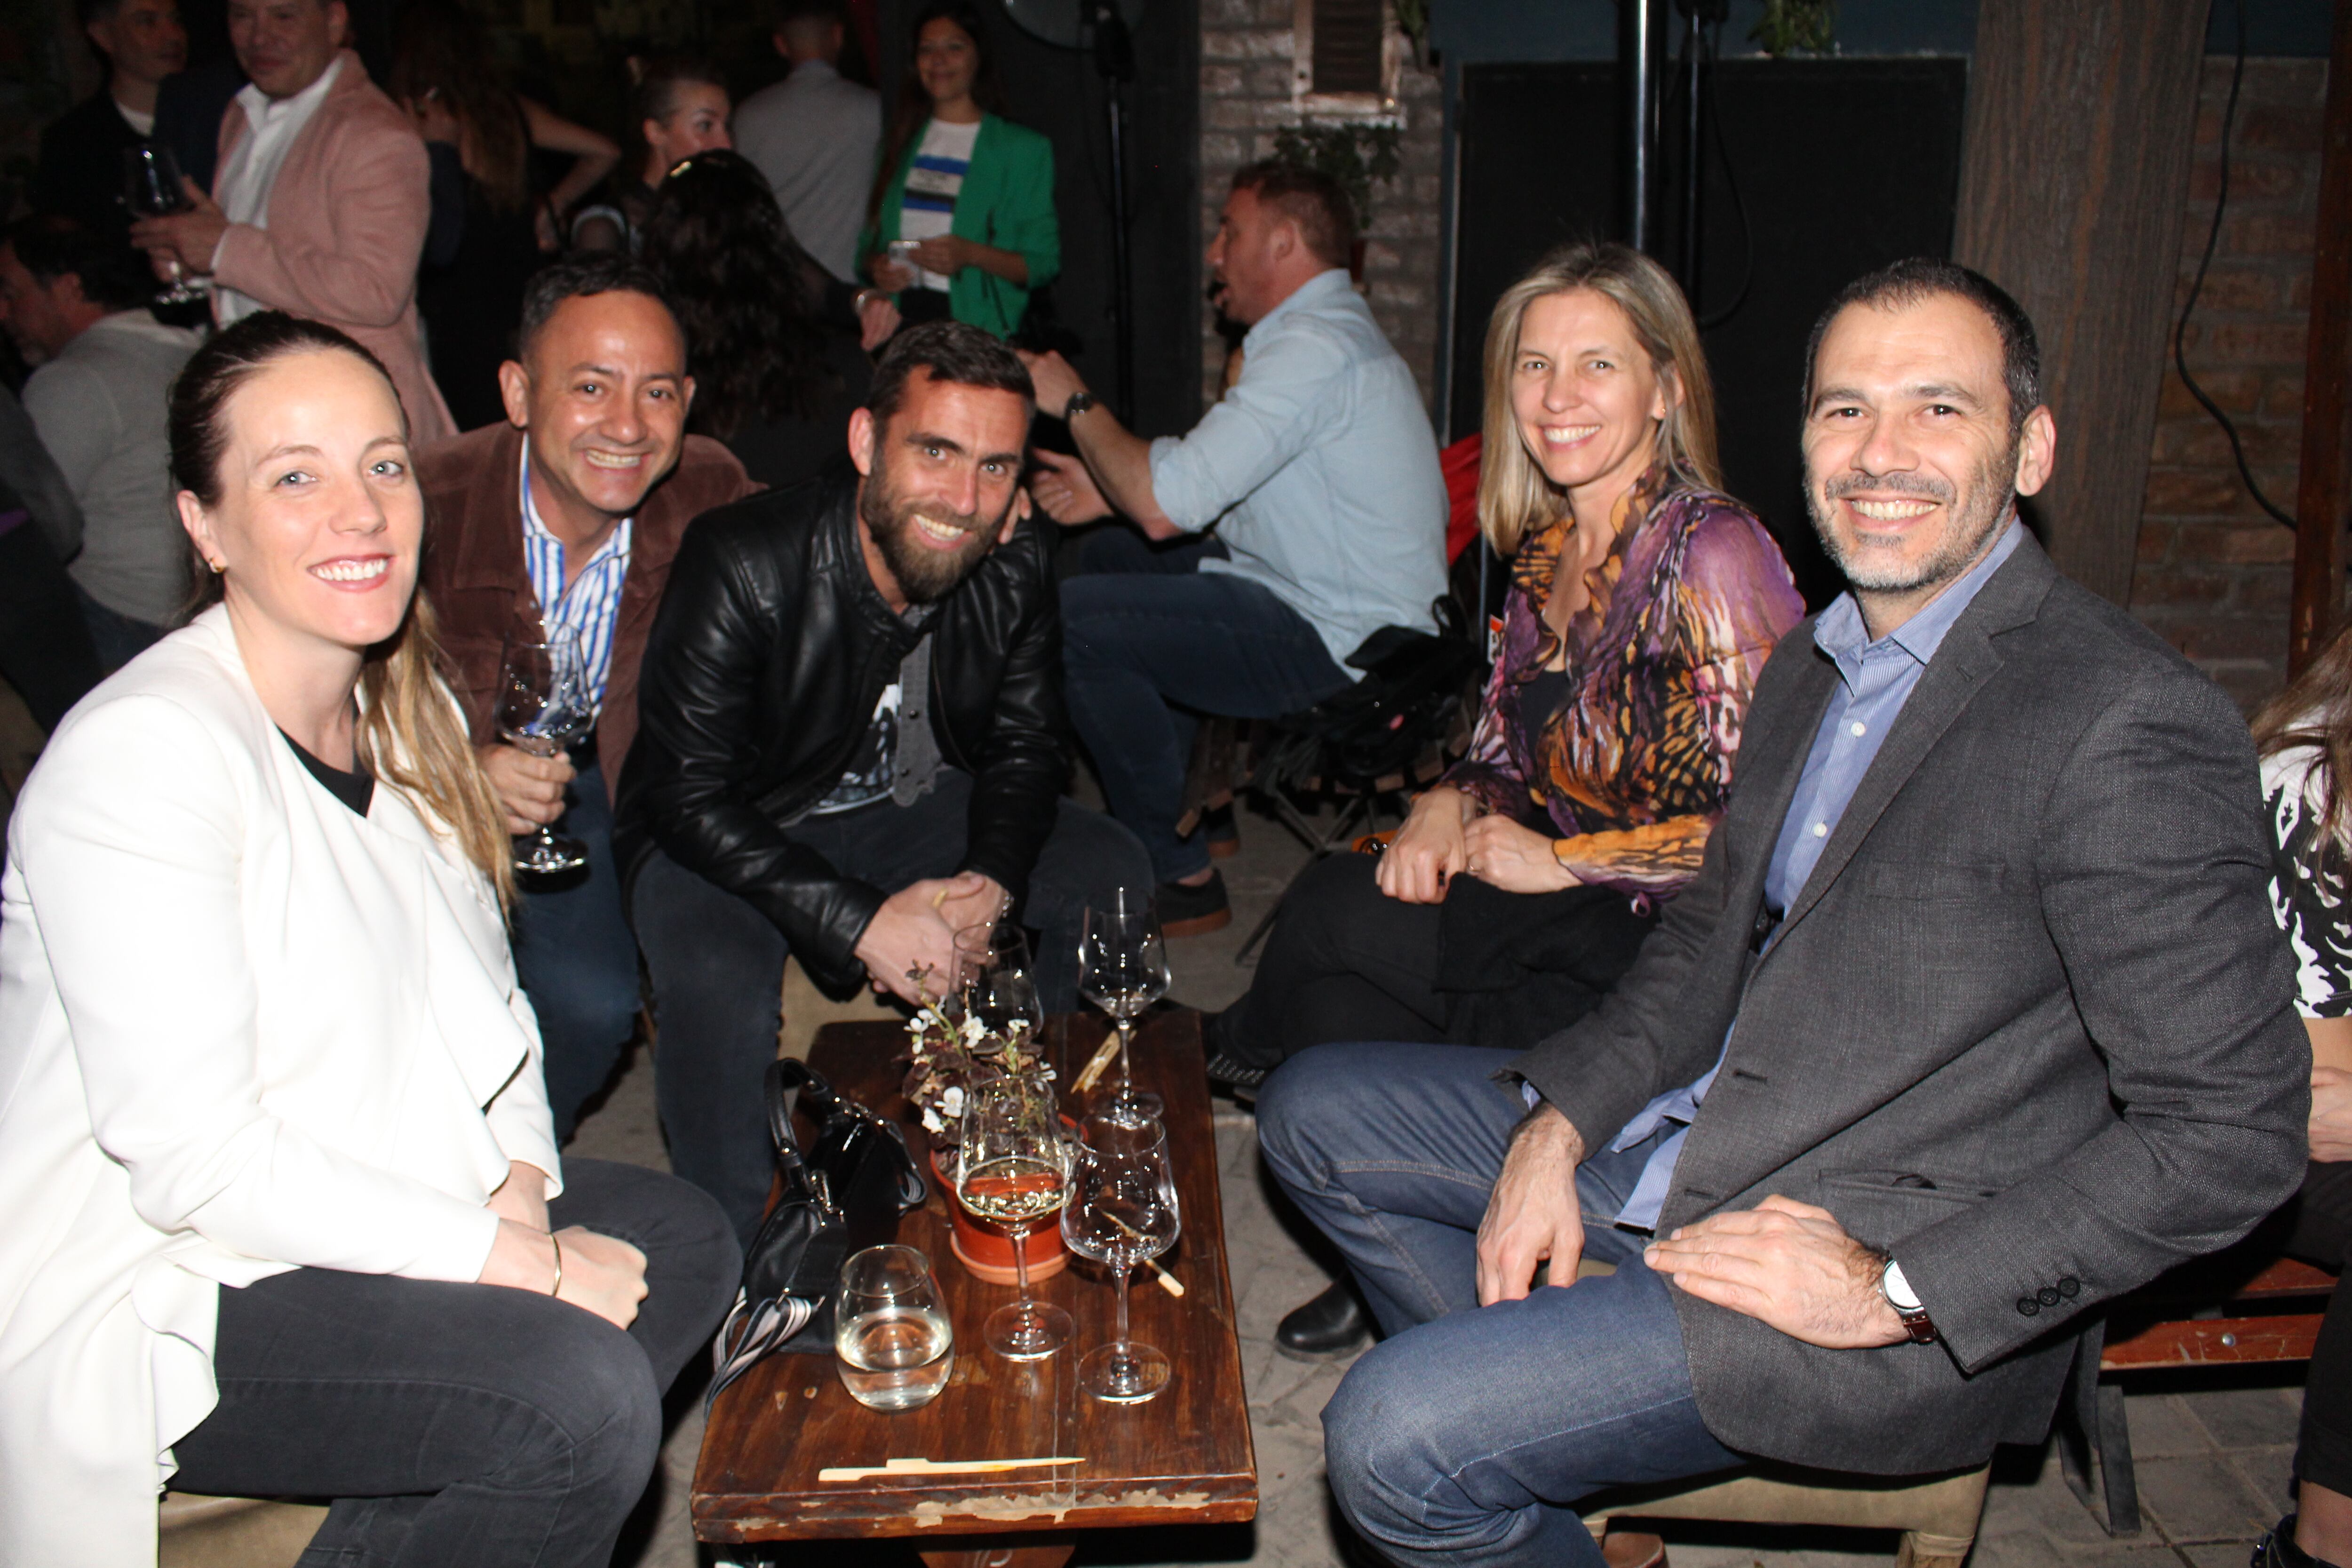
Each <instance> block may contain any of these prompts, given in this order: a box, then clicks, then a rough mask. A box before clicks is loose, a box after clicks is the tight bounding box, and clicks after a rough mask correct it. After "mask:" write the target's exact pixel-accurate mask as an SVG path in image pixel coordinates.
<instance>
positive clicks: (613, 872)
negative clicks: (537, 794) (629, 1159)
mask: <svg viewBox="0 0 2352 1568" xmlns="http://www.w3.org/2000/svg"><path fill="white" fill-rule="evenodd" d="M555 830H556V831H557V832H558V833H563V834H568V835H570V836H571V837H574V838H577V839H578V840H580V842H581V843H583V844H584V845H586V846H587V847H588V869H587V870H586V871H585V872H584V873H582V872H573V873H572V874H571V875H570V876H569V877H568V878H561V879H559V878H545V879H541V878H528V879H522V886H521V888H520V891H519V894H518V896H517V898H516V899H515V906H514V955H515V969H516V971H517V972H518V973H520V976H521V978H522V988H523V990H524V991H526V992H527V993H529V994H530V1005H531V1011H533V1012H534V1013H537V1014H538V1015H539V1037H540V1039H541V1042H542V1043H543V1044H544V1045H545V1047H546V1058H547V1103H548V1107H549V1109H550V1110H552V1111H553V1112H554V1113H555V1141H556V1142H557V1143H558V1144H559V1145H560V1144H562V1143H563V1142H565V1141H566V1140H568V1139H570V1138H571V1136H572V1128H573V1127H574V1126H575V1125H577V1123H578V1121H579V1116H580V1107H581V1104H582V1102H583V1101H584V1100H587V1099H588V1097H589V1096H591V1095H593V1094H594V1093H595V1092H596V1091H597V1090H598V1089H602V1088H604V1080H605V1079H608V1078H610V1077H612V1076H613V1067H614V1064H615V1063H616V1062H618V1061H619V1060H620V1059H621V1048H622V1047H624V1046H625V1045H627V1044H628V1043H629V1037H630V1036H631V1035H632V1034H634V1033H635V1030H636V1024H637V1006H638V991H637V939H636V938H635V937H634V936H632V935H631V934H630V933H629V922H628V920H627V917H626V916H625V914H624V913H623V912H622V910H621V875H620V869H619V868H618V867H616V866H614V864H613V803H612V797H611V796H610V795H606V794H605V792H604V769H603V768H602V767H601V766H600V765H599V764H596V763H590V764H589V765H588V766H587V768H585V769H584V770H583V771H582V773H580V775H579V776H578V777H577V778H575V779H573V780H572V792H571V805H570V806H569V807H568V808H567V809H566V810H565V812H564V814H563V816H562V819H561V820H560V821H558V822H557V823H556V825H555Z"/></svg>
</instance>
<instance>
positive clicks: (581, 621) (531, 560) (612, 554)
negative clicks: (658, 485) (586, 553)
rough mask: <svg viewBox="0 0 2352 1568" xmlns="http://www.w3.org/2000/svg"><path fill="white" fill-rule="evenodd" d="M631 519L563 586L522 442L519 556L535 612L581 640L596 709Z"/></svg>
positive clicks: (558, 553) (555, 543)
mask: <svg viewBox="0 0 2352 1568" xmlns="http://www.w3.org/2000/svg"><path fill="white" fill-rule="evenodd" d="M636 521H637V520H636V519H635V518H633V517H627V518H623V519H622V520H621V526H620V527H618V528H616V529H614V531H613V536H612V537H611V538H610V539H607V540H606V541H604V544H603V545H602V546H601V547H600V548H599V549H598V550H597V552H596V553H595V554H593V555H591V556H590V557H589V558H588V563H587V564H586V565H585V566H583V567H582V568H580V575H579V576H577V577H574V578H573V579H572V586H571V587H569V588H566V587H565V586H564V585H563V541H562V540H560V539H558V538H556V537H555V535H554V534H553V533H552V532H551V531H549V529H548V526H547V524H546V523H545V522H544V521H541V518H540V515H539V503H538V502H537V501H535V500H532V499H531V494H530V442H528V441H525V442H524V443H523V446H522V559H523V564H524V566H525V567H526V568H528V569H529V571H530V587H531V592H532V593H534V594H536V595H539V607H540V613H541V615H542V616H545V617H546V620H547V624H548V625H549V626H563V627H566V628H568V629H569V630H570V631H571V633H572V636H574V637H578V638H579V639H580V657H581V658H582V660H583V662H584V663H585V664H586V665H587V667H588V685H589V689H590V690H592V691H593V692H594V693H595V698H596V707H597V710H599V711H602V710H603V709H604V680H605V678H606V677H607V676H609V675H610V674H611V673H612V670H613V628H614V626H615V625H616V624H618V622H619V620H620V615H621V589H622V587H623V585H624V584H625V583H626V582H627V581H628V576H629V535H630V532H631V531H632V530H633V529H634V528H635V525H636Z"/></svg>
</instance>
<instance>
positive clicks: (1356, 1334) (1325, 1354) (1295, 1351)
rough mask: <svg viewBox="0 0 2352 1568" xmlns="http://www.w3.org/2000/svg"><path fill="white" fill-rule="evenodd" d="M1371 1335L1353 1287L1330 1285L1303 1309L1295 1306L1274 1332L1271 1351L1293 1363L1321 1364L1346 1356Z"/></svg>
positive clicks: (1366, 1314)
mask: <svg viewBox="0 0 2352 1568" xmlns="http://www.w3.org/2000/svg"><path fill="white" fill-rule="evenodd" d="M1371 1336H1372V1320H1371V1316H1370V1313H1368V1312H1366V1311H1365V1310H1364V1304H1363V1303H1362V1302H1361V1301H1359V1300H1356V1292H1355V1289H1354V1288H1353V1287H1352V1286H1349V1285H1347V1284H1345V1283H1341V1284H1338V1285H1334V1286H1332V1287H1331V1288H1330V1289H1328V1290H1326V1291H1324V1292H1323V1294H1321V1295H1320V1296H1318V1297H1316V1298H1315V1300H1312V1301H1309V1302H1307V1305H1305V1306H1303V1307H1294V1308H1292V1309H1291V1310H1290V1313H1289V1315H1288V1316H1287V1317H1285V1318H1284V1319H1283V1320H1282V1322H1281V1324H1280V1326H1278V1327H1277V1328H1276V1330H1275V1331H1274V1348H1275V1349H1276V1350H1278V1351H1280V1352H1282V1353H1283V1354H1285V1355H1286V1356H1288V1357H1289V1358H1290V1359H1291V1360H1293V1361H1324V1360H1328V1358H1330V1357H1332V1356H1336V1355H1345V1354H1346V1353H1347V1352H1349V1351H1351V1350H1354V1349H1355V1348H1356V1347H1357V1346H1358V1345H1360V1344H1361V1343H1363V1342H1364V1341H1366V1340H1368V1339H1370V1338H1371Z"/></svg>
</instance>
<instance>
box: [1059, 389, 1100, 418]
mask: <svg viewBox="0 0 2352 1568" xmlns="http://www.w3.org/2000/svg"><path fill="white" fill-rule="evenodd" d="M1094 405H1095V395H1094V394H1093V393H1091V392H1087V391H1085V390H1083V389H1081V390H1079V391H1077V392H1074V393H1072V394H1070V400H1069V401H1068V402H1067V403H1065V404H1063V405H1062V423H1063V424H1065V425H1067V424H1068V423H1069V422H1070V421H1071V420H1073V419H1076V417H1077V416H1079V415H1081V414H1084V413H1085V412H1086V411H1087V409H1089V408H1092V407H1093V406H1094Z"/></svg>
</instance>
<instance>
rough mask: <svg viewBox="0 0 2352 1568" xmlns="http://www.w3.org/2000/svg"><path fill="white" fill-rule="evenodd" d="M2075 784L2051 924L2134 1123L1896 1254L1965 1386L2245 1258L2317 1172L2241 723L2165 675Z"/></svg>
mask: <svg viewBox="0 0 2352 1568" xmlns="http://www.w3.org/2000/svg"><path fill="white" fill-rule="evenodd" d="M2060 781H2061V782H2060V784H2059V786H2058V788H2057V789H2056V790H2055V791H2054V792H2053V796H2052V798H2051V800H2050V802H2049V805H2048V808H2047V810H2046V812H2045V813H2044V816H2043V821H2042V841H2041V844H2040V847H2039V848H2038V851H2037V861H2038V870H2039V872H2040V878H2041V902H2042V918H2043V920H2044V921H2045V922H2046V923H2047V925H2048V928H2049V931H2050V933H2051V935H2052V938H2053V941H2054V942H2055V943H2056V945H2057V949H2058V952H2059V956H2060V959H2061V961H2062V962H2063V964H2064V966H2065V972H2066V978H2067V981H2068V984H2070V986H2071V988H2072V991H2073V994H2074V1003H2075V1006H2076V1008H2077V1010H2078V1011H2079V1013H2080V1014H2081V1016H2082V1020H2083V1025H2084V1028H2085V1030H2086V1031H2087V1032H2088V1033H2089V1035H2090V1037H2091V1040H2092V1042H2093V1043H2094V1045H2095V1046H2096V1047H2097V1048H2098V1050H2099V1052H2100V1053H2101V1055H2102V1056H2103V1057H2104V1058H2105V1062H2106V1064H2107V1074H2108V1082H2109V1088H2110V1090H2111V1092H2112V1093H2113V1095H2114V1097H2115V1099H2116V1103H2117V1104H2118V1106H2119V1107H2120V1114H2121V1121H2119V1122H2117V1123H2116V1124H2114V1125H2112V1126H2110V1127H2108V1128H2107V1129H2106V1130H2105V1131H2103V1132H2101V1133H2100V1134H2099V1135H2098V1136H2096V1137H2095V1138H2093V1139H2092V1140H2090V1141H2089V1142H2086V1143H2084V1144H2083V1145H2082V1146H2081V1147H2079V1148H2077V1149H2075V1150H2074V1151H2072V1152H2069V1153H2068V1154H2067V1155H2065V1156H2064V1157H2063V1159H2060V1160H2059V1161H2057V1162H2056V1163H2053V1164H2051V1165H2049V1166H2048V1167H2046V1168H2044V1169H2042V1170H2041V1171H2038V1172H2035V1173H2032V1174H2031V1175H2028V1176H2026V1177H2025V1178H2024V1179H2023V1180H2021V1181H2020V1182H2019V1183H2018V1184H2016V1185H2015V1186H2013V1187H2011V1188H2010V1189H2008V1190H2007V1191H2005V1192H2003V1193H2001V1194H1999V1195H1998V1196H1996V1197H1994V1198H1992V1199H1990V1200H1989V1201H1987V1202H1986V1203H1984V1204H1982V1205H1979V1206H1977V1207H1976V1208H1974V1209H1971V1210H1969V1212H1968V1213H1966V1214H1963V1215H1955V1216H1954V1217H1953V1218H1951V1219H1948V1220H1946V1221H1944V1222H1942V1223H1940V1224H1938V1225H1936V1226H1932V1227H1931V1228H1929V1229H1927V1230H1926V1231H1923V1232H1921V1233H1919V1234H1918V1235H1917V1236H1915V1237H1911V1238H1910V1239H1908V1240H1906V1242H1905V1243H1904V1244H1903V1245H1902V1246H1901V1247H1900V1248H1898V1250H1897V1258H1898V1260H1899V1261H1900V1262H1901V1263H1902V1265H1903V1271H1904V1277H1905V1278H1906V1280H1907V1281H1908V1282H1909V1283H1910V1286H1911V1288H1912V1289H1914V1290H1916V1291H1917V1292H1918V1294H1919V1297H1920V1299H1921V1300H1922V1301H1924V1302H1925V1303H1926V1304H1927V1310H1928V1311H1929V1312H1930V1313H1931V1314H1932V1315H1933V1317H1934V1319H1935V1322H1936V1327H1937V1331H1938V1332H1939V1333H1940V1334H1941V1335H1942V1337H1943V1339H1944V1341H1945V1342H1946V1343H1947V1344H1948V1345H1949V1346H1950V1347H1951V1350H1952V1353H1953V1354H1954V1355H1955V1356H1956V1357H1957V1358H1958V1361H1959V1363H1960V1365H1961V1367H1962V1368H1963V1369H1966V1370H1969V1371H1974V1370H1975V1369H1977V1368H1978V1367H1980V1366H1982V1365H1984V1364H1985V1363H1988V1362H1990V1361H1992V1360H1994V1359H1995V1358H1997V1357H1999V1356H2000V1355H2003V1354H2005V1353H2007V1352H2010V1351H2012V1350H2014V1349H2016V1348H2017V1347H2018V1346H2020V1345H2022V1344H2024V1343H2026V1342H2029V1341H2031V1340H2032V1339H2034V1338H2036V1337H2038V1336H2040V1335H2042V1334H2043V1333H2046V1332H2047V1331H2049V1330H2050V1329H2051V1328H2052V1327H2053V1326H2054V1325H2055V1323H2057V1322H2059V1321H2064V1316H2069V1315H2072V1314H2074V1313H2075V1312H2078V1311H2080V1310H2083V1309H2084V1308H2087V1307H2089V1306H2091V1305H2093V1304H2094V1303H2095V1302H2098V1301H2101V1300H2106V1299H2108V1298H2110V1297H2113V1296H2116V1295H2118V1294H2120V1293H2122V1292H2124V1291H2126V1290H2130V1289H2134V1288H2136V1287H2137V1286H2138V1285H2140V1284H2143V1283H2145V1282H2146V1281H2147V1280H2148V1279H2152V1278H2153V1277H2154V1276H2156V1275H2157V1274H2158V1273H2159V1272H2161V1271H2162V1270H2164V1269H2165V1268H2169V1267H2170V1266H2172V1265H2173V1264H2176V1263H2179V1262H2181V1261H2183V1260H2184V1259H2187V1258H2193V1257H2197V1256H2199V1255H2200V1254H2203V1253H2206V1252H2210V1251H2213V1250H2215V1249H2217V1248H2219V1247H2225V1246H2227V1245H2229V1244H2230V1243H2231V1242H2232V1241H2235V1240H2236V1239H2238V1238H2239V1237H2242V1236H2243V1235H2244V1234H2245V1233H2246V1232H2247V1231H2248V1230H2249V1229H2251V1228H2252V1226H2254V1225H2255V1224H2256V1223H2258V1222H2259V1221H2260V1220H2261V1219H2262V1218H2263V1216H2264V1215H2267V1214H2269V1213H2270V1212H2271V1211H2272V1210H2273V1209H2274V1208H2276V1207H2277V1206H2278V1205H2280V1204H2281V1203H2283V1202H2284V1201H2285V1200H2286V1198H2287V1197H2288V1196H2289V1195H2290V1194H2292V1193H2293V1192H2294V1189H2295V1186H2296V1184H2297V1183H2298V1182H2300V1181H2301V1179H2302V1176H2303V1171H2304V1156H2305V1119H2306V1118H2307V1117H2308V1115H2309V1110H2310V1086H2309V1082H2308V1072H2309V1067H2310V1052H2309V1048H2308V1047H2307V1046H2306V1044H2305V1035H2304V1031H2303V1029H2302V1027H2301V1026H2300V1025H2299V1024H2298V1023H2297V1021H2296V1019H2295V1016H2294V1007H2293V1000H2294V964H2293V960H2292V958H2291V956H2290V954H2289V952H2288V951H2287V948H2286V945H2285V942H2284V938H2283V937H2282V936H2281V934H2280V932H2279V930H2278V927H2277V924H2276V922H2275V921H2273V919H2272V918H2271V913H2270V910H2269V907H2268V904H2267V892H2266V889H2267V883H2268V878H2269V875H2270V854H2269V848H2268V843H2267V838H2266V837H2265V831H2264V828H2263V820H2262V812H2261V794H2260V789H2259V786H2258V784H2257V783H2256V775H2255V768H2254V758H2253V753H2252V746H2251V743H2250V742H2249V741H2248V739H2247V736H2246V730H2245V725H2244V723H2243V722H2242V720H2241V719H2240V718H2239V716H2238V714H2237V712H2236V711H2235V710H2233V709H2232V708H2231V705H2230V703H2229V700H2227V699H2226V698H2225V697H2223V696H2222V694H2221V691H2220V689H2217V688H2216V687H2214V686H2213V685H2212V684H2211V683H2210V682H2208V681H2206V680H2204V679H2201V678H2199V677H2194V676H2191V675H2189V673H2188V672H2186V671H2174V670H2170V669H2168V670H2165V671H2164V672H2162V674H2161V676H2160V677H2158V678H2153V679H2148V680H2145V681H2143V682H2142V683H2141V685H2140V687H2139V688H2138V689H2135V690H2134V691H2132V692H2130V693H2128V694H2126V697H2125V698H2124V699H2123V700H2119V701H2117V702H2116V703H2114V704H2112V705H2110V706H2109V708H2108V709H2107V710H2106V711H2105V713H2104V714H2102V715H2101V717H2100V718H2099V719H2098V720H2097V721H2095V722H2094V724H2093V725H2092V726H2091V727H2090V728H2089V730H2088V731H2086V732H2085V733H2084V736H2083V738H2082V739H2081V740H2080V742H2078V743H2077V744H2076V746H2075V748H2074V754H2073V756H2072V757H2071V758H2070V759H2069V760H2068V763H2067V764H2066V766H2065V767H2064V768H2063V770H2062V772H2061V774H2060ZM2048 1292H2054V1293H2055V1294H2056V1300H2057V1305H2056V1306H2054V1307H2053V1306H2051V1305H2049V1303H2050V1301H2051V1299H2052V1298H2051V1296H2050V1295H2049V1294H2047V1293H2048ZM2027 1300H2032V1301H2033V1302H2035V1304H2036V1306H2037V1308H2039V1309H2041V1310H2037V1311H2035V1312H2032V1313H2028V1312H2026V1311H2024V1310H2021V1303H2022V1302H2024V1301H2027Z"/></svg>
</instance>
